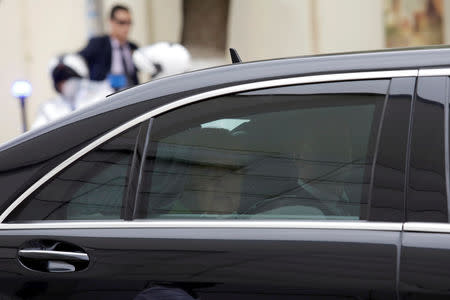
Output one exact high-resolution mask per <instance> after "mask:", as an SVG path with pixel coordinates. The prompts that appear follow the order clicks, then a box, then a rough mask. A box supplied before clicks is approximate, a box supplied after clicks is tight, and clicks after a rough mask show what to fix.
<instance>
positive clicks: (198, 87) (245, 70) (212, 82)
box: [0, 46, 450, 151]
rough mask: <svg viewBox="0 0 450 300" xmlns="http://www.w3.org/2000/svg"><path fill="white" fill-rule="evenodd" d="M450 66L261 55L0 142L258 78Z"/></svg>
mask: <svg viewBox="0 0 450 300" xmlns="http://www.w3.org/2000/svg"><path fill="white" fill-rule="evenodd" d="M438 67H439V68H446V67H450V47H448V46H435V47H423V48H404V49H387V50H377V51H363V52H349V53H337V54H325V55H314V56H300V57H291V58H280V59H272V60H261V61H253V62H244V63H238V64H230V65H225V66H219V67H213V68H209V69H203V70H198V71H193V72H187V73H183V74H179V75H175V76H170V77H165V78H161V79H158V80H154V81H150V82H147V83H144V84H141V85H138V86H136V87H133V88H130V89H127V90H124V91H121V92H118V93H115V94H112V95H110V96H108V97H107V99H108V101H105V102H100V103H98V104H96V105H94V106H91V107H88V108H86V109H83V110H80V111H78V112H75V113H73V114H71V115H69V116H67V117H65V118H63V119H61V120H59V121H56V122H54V123H51V124H49V125H48V126H44V127H43V128H41V129H39V130H33V131H31V132H28V133H26V134H23V135H21V136H19V137H18V138H16V139H14V140H11V141H9V142H7V143H5V144H3V145H0V151H2V150H4V149H7V148H10V147H11V146H14V145H16V144H17V143H20V142H22V141H24V140H28V139H30V138H33V137H35V136H38V135H40V134H42V133H46V132H49V131H51V130H53V129H55V128H59V127H61V126H64V125H67V124H69V123H72V122H76V121H78V120H81V119H84V118H90V117H92V116H95V115H98V114H102V113H105V112H108V111H111V110H115V109H118V108H122V107H124V106H127V105H133V104H136V103H139V102H143V101H148V100H151V99H155V98H159V97H164V96H167V95H183V96H187V95H189V94H190V93H196V92H202V91H207V90H211V89H215V88H220V87H225V86H231V85H238V84H243V83H249V82H254V81H262V80H271V79H280V78H287V77H296V76H307V75H319V74H330V73H345V72H362V71H377V70H378V71H379V70H405V69H418V68H438Z"/></svg>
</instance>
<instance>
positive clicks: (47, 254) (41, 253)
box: [19, 249, 89, 261]
mask: <svg viewBox="0 0 450 300" xmlns="http://www.w3.org/2000/svg"><path fill="white" fill-rule="evenodd" d="M19 256H20V257H24V258H33V259H43V260H70V261H89V256H88V255H87V254H86V253H81V252H67V251H55V250H38V249H21V250H19Z"/></svg>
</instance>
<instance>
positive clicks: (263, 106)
mask: <svg viewBox="0 0 450 300" xmlns="http://www.w3.org/2000/svg"><path fill="white" fill-rule="evenodd" d="M388 83H389V81H388V80H376V81H354V82H338V83H322V84H314V85H301V86H291V87H282V88H273V89H266V90H258V91H254V92H248V93H241V94H237V95H228V96H222V97H218V98H215V99H211V100H207V101H203V102H200V103H196V104H192V105H189V106H185V107H182V108H179V109H177V110H175V111H172V112H169V113H166V114H164V115H161V116H159V117H158V118H156V119H155V122H154V124H153V128H152V130H151V137H150V143H149V151H148V153H147V158H146V162H145V166H144V174H143V175H144V176H143V178H144V180H143V182H142V185H141V189H140V191H139V197H138V201H137V204H136V205H137V207H136V209H135V218H141V219H142V218H144V219H145V218H149V219H192V218H193V219H311V220H324V219H333V220H359V219H365V218H366V215H367V202H368V190H369V184H370V174H371V169H372V163H373V156H374V155H373V154H374V149H375V144H376V137H377V133H378V129H379V125H380V116H381V111H382V108H383V103H384V101H385V94H386V92H387V88H388Z"/></svg>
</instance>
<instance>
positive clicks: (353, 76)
mask: <svg viewBox="0 0 450 300" xmlns="http://www.w3.org/2000/svg"><path fill="white" fill-rule="evenodd" d="M418 73H419V71H418V70H417V69H410V70H394V71H393V70H388V71H370V72H350V73H336V74H325V75H311V76H300V77H293V78H284V79H274V80H266V81H260V82H252V83H245V84H240V85H234V86H229V87H225V88H221V89H217V90H212V91H208V92H204V93H200V94H196V95H193V96H189V97H186V98H182V99H180V100H176V101H174V102H171V103H169V104H166V105H163V106H160V107H158V108H156V109H153V110H151V111H149V112H147V113H144V114H143V115H141V116H139V117H136V118H134V119H133V120H130V121H128V122H126V123H124V124H122V125H120V126H119V127H116V128H115V129H112V130H111V131H109V132H107V133H106V134H104V135H103V136H101V137H100V138H98V139H97V140H95V141H93V142H91V143H90V144H89V145H87V146H86V147H84V148H83V149H81V150H80V151H78V152H77V153H75V154H74V155H72V156H71V157H69V158H68V159H66V160H65V161H63V162H62V163H61V164H59V165H58V166H56V167H55V168H53V169H52V170H51V171H50V172H48V173H47V174H46V175H44V176H43V177H41V178H40V179H39V180H38V181H36V182H35V183H34V184H33V185H31V186H30V187H29V188H28V189H27V190H26V191H25V192H23V193H22V194H21V195H20V196H19V197H18V198H17V199H16V200H14V202H13V203H12V204H11V205H10V206H9V207H8V208H7V209H6V210H5V211H4V212H3V213H2V214H1V215H0V223H3V222H4V221H5V219H6V218H7V217H8V215H9V214H10V213H11V212H12V211H13V210H14V209H15V208H16V207H17V206H19V204H20V203H22V201H24V200H25V199H26V198H27V197H28V196H29V195H31V193H33V192H34V191H35V190H37V189H38V188H39V187H40V186H41V185H42V184H44V183H45V182H47V181H48V180H49V179H50V178H52V177H53V176H55V175H56V174H58V173H59V172H60V171H62V170H63V169H64V168H66V167H67V166H69V165H70V164H71V163H73V162H74V161H76V160H78V159H79V158H81V157H82V156H83V155H85V154H86V153H88V152H89V151H91V150H92V149H94V148H96V147H97V146H99V145H101V144H102V143H104V142H106V141H108V140H109V139H111V138H113V137H114V136H116V135H118V134H120V133H122V132H123V131H125V130H127V129H129V128H131V127H133V126H135V125H137V124H139V123H141V122H143V121H146V120H148V119H150V118H153V117H155V116H157V115H159V114H162V113H164V112H167V111H169V110H172V109H175V108H178V107H180V106H184V105H187V104H191V103H195V102H198V101H201V100H204V99H208V98H212V97H217V96H223V95H227V94H232V93H237V92H244V91H249V90H256V89H261V88H271V87H278V86H288V85H294V84H306V83H320V82H336V81H346V80H366V79H383V78H394V77H417V75H418Z"/></svg>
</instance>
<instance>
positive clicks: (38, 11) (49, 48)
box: [0, 0, 86, 142]
mask: <svg viewBox="0 0 450 300" xmlns="http://www.w3.org/2000/svg"><path fill="white" fill-rule="evenodd" d="M84 3H85V2H84V1H77V4H78V5H73V2H69V1H57V0H39V1H32V0H3V1H1V3H0V19H1V22H2V25H3V26H2V28H4V29H7V31H6V32H7V34H6V40H7V42H6V43H5V44H4V45H8V46H7V47H4V48H3V50H2V51H3V52H2V55H1V56H0V66H1V70H0V98H1V99H3V100H4V103H2V111H1V116H0V119H1V128H2V130H0V142H2V141H5V140H7V139H10V138H12V137H14V136H16V135H18V134H20V133H21V131H22V129H21V121H20V111H19V107H18V102H17V101H15V100H14V99H12V96H11V94H10V87H11V84H12V83H13V81H14V80H16V79H27V80H29V81H30V82H31V83H32V86H33V94H32V96H31V97H30V98H29V99H28V102H27V108H28V119H29V125H30V124H31V122H32V121H33V119H34V116H35V114H36V111H37V108H38V106H39V104H40V103H41V102H42V101H44V100H46V99H48V98H49V97H51V96H52V95H54V93H53V87H52V86H51V83H50V80H49V73H48V70H47V64H48V61H49V60H50V58H51V57H53V56H55V55H57V54H59V53H63V52H68V51H73V49H78V48H79V47H80V46H81V45H82V44H83V42H84V40H85V34H84V33H85V31H86V30H85V23H86V22H84V19H83V18H84V15H85V14H84V13H85V11H84ZM55 40H57V41H58V42H57V43H56V42H55Z"/></svg>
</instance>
